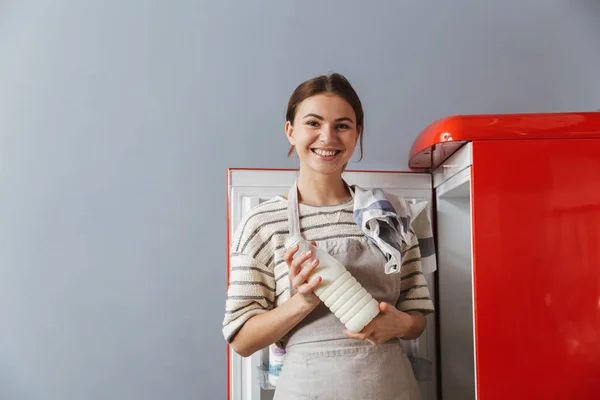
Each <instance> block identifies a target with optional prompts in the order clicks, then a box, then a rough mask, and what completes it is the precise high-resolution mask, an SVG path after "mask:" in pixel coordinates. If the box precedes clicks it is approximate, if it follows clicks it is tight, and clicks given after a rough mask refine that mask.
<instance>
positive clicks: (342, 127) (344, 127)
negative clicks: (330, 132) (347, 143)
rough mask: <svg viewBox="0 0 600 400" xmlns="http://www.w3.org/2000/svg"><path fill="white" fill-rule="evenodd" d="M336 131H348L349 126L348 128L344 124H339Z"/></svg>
mask: <svg viewBox="0 0 600 400" xmlns="http://www.w3.org/2000/svg"><path fill="white" fill-rule="evenodd" d="M338 129H350V126H348V125H346V124H339V125H338Z"/></svg>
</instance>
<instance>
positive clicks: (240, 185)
mask: <svg viewBox="0 0 600 400" xmlns="http://www.w3.org/2000/svg"><path fill="white" fill-rule="evenodd" d="M296 178H297V172H296V171H289V170H287V171H281V170H231V171H230V172H229V188H228V190H229V207H230V209H229V212H230V221H231V225H230V232H231V234H232V235H233V232H234V230H235V228H236V226H237V225H238V223H239V221H240V220H241V218H242V216H243V215H244V214H245V213H246V212H248V210H250V208H251V207H253V206H255V205H257V204H259V203H260V202H262V201H265V200H267V199H269V198H271V197H273V196H276V195H281V194H286V193H287V192H288V190H289V188H290V187H291V185H292V184H293V183H294V180H295V179H296ZM344 179H345V180H346V181H347V182H348V183H349V184H357V185H359V186H361V187H363V188H374V187H379V188H382V189H384V190H385V191H387V192H388V193H390V194H394V195H397V196H402V197H404V198H405V199H407V200H409V201H414V202H420V201H428V202H429V204H430V207H429V213H430V216H431V212H432V209H431V203H432V202H431V200H432V176H431V174H423V173H410V172H409V173H404V172H352V171H348V172H345V173H344ZM426 279H427V282H428V284H429V285H430V288H431V295H432V296H435V293H434V290H433V288H434V285H435V281H434V276H433V275H429V276H426ZM435 328H436V327H435V316H434V315H433V314H432V315H429V316H428V317H427V329H426V330H425V332H424V334H423V335H422V336H421V338H419V340H418V342H417V343H418V346H417V347H418V348H417V352H418V355H419V357H422V358H423V359H424V360H430V361H431V363H432V364H431V365H429V366H428V369H429V373H430V374H431V376H430V377H429V379H428V380H425V381H420V382H419V384H420V387H421V392H422V395H423V400H435V399H436V398H437V397H436V394H437V392H436V390H437V385H436V380H437V376H436V373H435V372H436V367H437V365H436V347H435V340H436V338H435ZM230 358H231V359H230V366H231V368H230V377H231V380H230V382H231V388H230V389H231V400H270V399H272V396H273V391H272V390H262V389H261V388H260V385H259V384H258V382H259V380H260V376H259V375H260V371H259V368H258V367H260V366H261V365H267V364H268V350H267V349H263V350H262V351H259V352H257V353H255V354H254V355H252V356H251V357H247V358H243V357H240V356H239V355H238V354H237V353H235V352H234V351H233V349H232V350H231V351H230ZM284 368H285V365H284Z"/></svg>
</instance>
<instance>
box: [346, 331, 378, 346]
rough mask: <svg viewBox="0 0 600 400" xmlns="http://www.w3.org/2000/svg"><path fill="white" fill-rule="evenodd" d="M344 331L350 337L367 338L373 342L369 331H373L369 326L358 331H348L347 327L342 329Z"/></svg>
mask: <svg viewBox="0 0 600 400" xmlns="http://www.w3.org/2000/svg"><path fill="white" fill-rule="evenodd" d="M344 333H345V334H346V336H348V337H349V338H350V339H356V340H368V341H369V342H371V343H373V340H374V339H373V338H371V337H370V336H371V333H373V331H372V330H371V329H369V328H365V329H363V330H362V331H360V332H352V331H349V330H348V329H344Z"/></svg>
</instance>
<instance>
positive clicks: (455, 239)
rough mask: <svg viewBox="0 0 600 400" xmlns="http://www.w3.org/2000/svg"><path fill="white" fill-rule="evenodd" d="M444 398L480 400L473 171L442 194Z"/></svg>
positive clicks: (456, 178)
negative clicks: (475, 335) (472, 233)
mask: <svg viewBox="0 0 600 400" xmlns="http://www.w3.org/2000/svg"><path fill="white" fill-rule="evenodd" d="M435 194H436V206H437V210H436V221H437V246H438V247H437V248H438V253H437V256H438V259H437V261H438V298H439V306H438V307H439V308H438V310H437V311H438V316H439V327H438V329H439V333H440V360H439V363H440V374H441V385H442V386H441V392H442V393H441V394H442V398H443V399H444V400H470V399H475V398H476V392H475V387H476V386H475V356H474V352H475V349H474V346H475V338H474V326H473V323H474V320H473V267H472V260H473V257H472V235H471V168H470V167H467V168H466V169H463V170H462V171H460V172H458V173H456V174H454V175H453V176H452V177H451V178H450V179H448V180H447V181H445V182H444V183H441V184H440V185H439V186H438V187H437V188H436V189H435Z"/></svg>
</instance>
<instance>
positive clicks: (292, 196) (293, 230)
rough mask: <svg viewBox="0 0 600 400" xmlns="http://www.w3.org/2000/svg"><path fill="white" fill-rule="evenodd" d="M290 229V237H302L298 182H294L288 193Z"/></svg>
mask: <svg viewBox="0 0 600 400" xmlns="http://www.w3.org/2000/svg"><path fill="white" fill-rule="evenodd" d="M288 229H289V230H290V237H292V236H296V235H300V216H299V213H298V186H297V181H295V182H294V184H293V185H292V187H291V188H290V191H289V193H288ZM300 236H302V235H300Z"/></svg>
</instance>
